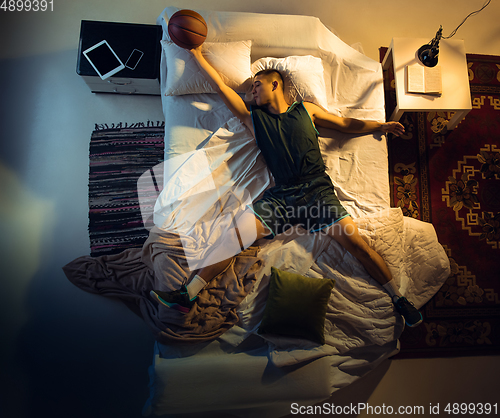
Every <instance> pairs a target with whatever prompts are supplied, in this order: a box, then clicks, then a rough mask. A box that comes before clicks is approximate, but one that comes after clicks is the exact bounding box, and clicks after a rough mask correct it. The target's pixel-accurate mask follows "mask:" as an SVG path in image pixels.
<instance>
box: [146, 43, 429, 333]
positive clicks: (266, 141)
mask: <svg viewBox="0 0 500 418" xmlns="http://www.w3.org/2000/svg"><path fill="white" fill-rule="evenodd" d="M191 53H192V55H193V57H194V58H195V59H196V61H197V63H198V65H199V67H200V71H201V73H202V74H203V75H204V76H205V78H206V79H207V80H208V82H209V83H210V85H211V86H212V88H213V89H214V90H215V91H216V92H217V94H218V95H219V96H220V97H221V98H222V100H223V101H224V103H225V104H226V106H227V107H228V108H229V110H230V111H231V112H232V113H233V114H234V115H235V116H236V117H238V118H239V120H240V121H241V122H242V123H243V124H245V125H246V127H247V128H248V129H249V130H250V131H251V132H252V133H253V135H254V137H255V139H256V142H257V145H258V146H259V148H260V150H261V152H262V154H263V156H264V159H265V161H266V164H267V166H268V168H269V170H270V171H271V173H272V175H273V177H274V180H275V186H274V187H272V188H271V189H268V190H266V192H265V193H264V195H263V197H262V199H260V200H258V201H257V202H255V203H254V204H253V208H249V209H248V210H247V211H246V212H245V213H244V215H243V218H241V219H239V221H238V230H237V235H238V239H239V240H240V244H241V247H242V248H246V247H248V246H249V245H250V244H251V243H252V242H253V240H254V239H255V231H256V232H257V234H256V239H260V238H264V237H267V238H273V237H274V236H276V235H278V234H280V233H282V232H284V230H286V229H287V228H288V227H290V226H292V225H297V224H300V225H302V226H304V228H305V229H306V230H308V231H310V232H321V233H324V234H327V235H329V236H331V237H332V238H333V239H335V240H336V241H337V242H338V243H339V244H341V245H342V246H343V247H344V248H345V249H346V250H347V251H349V253H351V254H352V255H353V256H354V257H356V258H357V259H358V260H359V261H360V262H361V263H362V265H363V266H364V267H365V269H366V270H367V272H368V273H369V274H370V276H371V277H373V278H374V279H375V280H376V281H377V282H378V283H380V284H381V285H382V286H383V287H384V289H385V290H386V291H387V292H388V293H389V295H390V296H391V298H392V301H393V303H394V305H395V307H396V310H397V311H398V312H399V313H400V314H401V315H402V316H403V318H404V320H405V323H406V324H407V325H408V326H410V327H413V326H416V325H418V324H420V323H421V322H422V316H421V314H420V312H418V310H417V309H416V308H415V307H414V306H413V305H412V304H411V303H410V302H409V301H408V300H407V299H406V298H405V297H403V296H402V295H401V293H400V292H399V289H398V287H397V285H396V284H395V283H394V281H393V280H392V276H391V273H390V271H389V269H388V268H387V265H386V263H385V262H384V260H383V259H382V257H381V256H380V255H379V254H378V253H376V252H375V251H374V250H373V249H372V248H371V247H369V246H368V244H367V243H366V242H365V241H364V240H363V238H362V237H361V235H360V234H359V233H358V229H357V226H356V224H355V223H354V221H353V220H352V218H351V216H350V215H349V214H348V213H347V212H346V210H345V209H344V208H343V207H342V205H341V203H340V202H339V200H338V198H337V195H336V193H335V189H334V186H333V184H332V181H331V179H330V177H329V176H328V174H326V172H325V164H324V162H323V158H322V156H321V152H320V148H319V144H318V131H317V130H316V127H323V128H329V129H336V130H338V131H341V132H346V133H369V132H375V131H382V132H384V133H392V134H395V135H397V136H399V135H401V134H402V133H403V132H404V128H403V126H402V125H401V124H400V123H398V122H387V123H379V122H375V121H364V120H357V119H352V118H342V117H338V116H336V115H333V114H331V113H328V112H326V111H325V110H323V109H322V108H321V107H319V106H317V105H316V104H314V103H310V102H296V103H293V104H292V105H290V104H289V103H287V101H286V100H285V94H284V82H283V78H282V76H281V74H280V73H279V72H278V71H276V70H264V71H260V72H258V73H257V74H256V75H255V77H254V80H253V89H252V93H253V101H252V105H250V106H247V103H246V102H245V101H244V100H243V99H242V98H241V97H240V96H239V95H238V94H237V93H236V92H235V91H234V90H232V89H231V88H229V87H228V86H227V85H226V84H225V83H224V82H223V80H222V78H221V77H220V75H219V74H218V73H217V71H216V70H215V69H214V68H213V67H212V66H211V65H210V64H209V63H208V62H207V61H206V59H205V58H204V57H203V55H202V52H201V47H198V48H195V49H193V50H191ZM246 228H248V231H246V230H245V229H246ZM246 237H252V241H251V242H247V241H248V240H249V239H250V238H246ZM219 259H220V258H219ZM230 262H231V258H229V259H226V260H223V261H217V262H214V263H212V264H210V265H205V267H202V268H201V269H200V270H199V271H198V272H197V274H196V275H195V276H194V278H193V279H192V280H191V282H190V283H188V284H187V285H182V287H181V289H179V290H175V291H173V292H161V291H157V290H153V291H151V296H152V297H154V298H155V299H156V300H157V301H158V302H160V303H162V304H164V305H166V306H170V307H172V306H175V307H177V308H178V309H180V310H181V311H184V312H188V311H189V310H190V308H191V306H192V305H193V304H194V301H195V300H196V298H197V295H198V293H199V292H200V291H201V290H202V289H203V288H204V287H205V286H206V285H207V282H209V281H210V280H212V279H213V278H215V277H216V276H217V275H218V274H220V273H221V272H222V271H223V270H224V269H225V268H226V267H227V266H228V265H229V263H230Z"/></svg>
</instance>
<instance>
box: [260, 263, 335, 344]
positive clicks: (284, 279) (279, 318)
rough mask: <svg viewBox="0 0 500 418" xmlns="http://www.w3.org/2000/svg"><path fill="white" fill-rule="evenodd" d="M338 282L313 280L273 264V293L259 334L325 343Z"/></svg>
mask: <svg viewBox="0 0 500 418" xmlns="http://www.w3.org/2000/svg"><path fill="white" fill-rule="evenodd" d="M334 285H335V281H334V280H331V279H313V278H311V277H305V276H301V275H300V274H296V273H290V272H286V271H282V270H279V269H277V268H274V267H271V278H270V282H269V296H268V298H267V303H266V307H265V309H264V317H263V319H262V323H261V324H260V327H259V331H258V332H259V334H278V335H284V336H290V337H295V338H304V339H307V340H311V341H314V342H316V343H319V344H324V343H325V334H324V329H325V316H326V308H327V305H328V300H329V299H330V294H331V292H332V289H333V286H334Z"/></svg>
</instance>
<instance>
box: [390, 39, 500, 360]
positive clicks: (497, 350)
mask: <svg viewBox="0 0 500 418" xmlns="http://www.w3.org/2000/svg"><path fill="white" fill-rule="evenodd" d="M385 51H386V48H381V51H380V52H381V57H383V56H384V55H385ZM467 62H468V67H469V80H470V88H471V96H472V104H473V109H472V111H471V112H470V113H469V114H468V115H467V117H466V118H465V119H464V120H463V121H462V122H461V123H460V124H459V125H458V127H457V128H456V129H454V130H453V131H450V132H448V131H447V130H446V128H445V126H446V122H447V121H448V120H449V119H450V117H451V115H452V114H451V113H449V112H431V113H405V114H404V115H403V118H402V120H401V122H402V123H403V124H404V125H405V128H406V134H405V137H404V138H403V139H397V138H396V139H391V140H390V141H389V170H390V179H391V199H392V202H391V203H392V206H395V207H400V208H401V209H402V210H403V213H404V214H405V216H411V217H413V218H416V219H420V220H422V221H426V222H431V223H432V224H433V225H434V227H435V229H436V233H437V236H438V239H439V242H440V243H441V244H442V245H443V247H444V249H445V250H446V253H447V254H448V257H449V259H450V264H451V269H452V272H451V275H450V277H449V278H448V280H447V281H446V283H445V284H444V285H443V286H442V288H441V289H440V290H439V292H438V293H437V294H436V295H435V296H434V297H433V298H432V300H431V301H430V302H429V303H428V304H427V305H426V306H425V307H424V308H423V309H422V313H423V315H424V324H423V325H421V326H419V327H417V328H415V329H408V328H407V329H406V330H405V331H404V333H403V335H402V337H401V340H400V341H401V348H402V349H401V353H400V354H399V355H398V357H400V358H409V357H444V356H464V355H486V354H500V297H499V294H500V262H499V260H500V57H497V56H485V55H467ZM385 75H386V83H385V84H386V98H387V104H388V106H387V107H388V109H387V111H388V113H389V114H390V112H391V111H392V109H391V108H390V107H391V102H392V103H394V88H393V84H392V83H393V78H392V74H391V69H390V70H389V71H388V72H387V73H386V74H385ZM391 84H392V88H391Z"/></svg>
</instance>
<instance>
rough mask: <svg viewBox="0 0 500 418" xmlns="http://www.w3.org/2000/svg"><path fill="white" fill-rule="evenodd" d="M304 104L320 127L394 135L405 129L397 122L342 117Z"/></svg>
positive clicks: (312, 105)
mask: <svg viewBox="0 0 500 418" xmlns="http://www.w3.org/2000/svg"><path fill="white" fill-rule="evenodd" d="M304 106H305V107H306V109H307V111H308V112H309V115H311V118H312V120H313V123H314V124H315V125H317V126H321V127H322V128H328V129H336V130H337V131H341V132H345V133H352V134H362V133H369V132H375V131H382V132H385V133H392V134H394V135H396V136H400V135H402V134H403V133H404V131H405V129H404V126H403V125H401V124H400V123H399V122H385V123H380V122H376V121H370V120H360V119H354V118H342V117H340V116H336V115H333V114H331V113H329V112H327V111H325V110H323V109H322V108H321V107H319V106H317V105H315V104H314V103H310V102H304Z"/></svg>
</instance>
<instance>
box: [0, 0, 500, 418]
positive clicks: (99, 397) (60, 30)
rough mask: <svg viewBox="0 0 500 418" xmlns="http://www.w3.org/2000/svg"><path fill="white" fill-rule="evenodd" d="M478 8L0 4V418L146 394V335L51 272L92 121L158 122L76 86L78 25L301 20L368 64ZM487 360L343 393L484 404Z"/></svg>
mask: <svg viewBox="0 0 500 418" xmlns="http://www.w3.org/2000/svg"><path fill="white" fill-rule="evenodd" d="M482 4H483V1H482V0H473V1H471V0H447V1H440V2H436V1H435V0H433V1H430V0H422V1H419V2H409V1H400V2H394V1H388V0H373V1H368V0H366V1H363V0H352V1H342V2H340V1H333V0H323V1H320V0H310V1H309V2H304V1H303V0H300V1H299V0H288V1H285V0H274V1H272V2H269V1H268V0H265V1H264V0H255V1H253V2H248V1H242V0H239V1H236V0H212V1H210V2H207V1H201V0H192V1H180V0H177V1H173V2H172V3H168V2H160V1H158V0H141V1H140V0H123V1H119V0H100V1H98V0H86V1H79V2H70V1H63V0H54V11H53V12H45V13H42V12H37V13H34V12H29V13H22V12H19V13H18V12H15V13H9V12H4V11H1V10H0V40H1V42H2V44H1V48H0V83H1V88H0V91H1V92H2V96H1V102H0V122H1V123H0V176H1V177H0V181H1V183H0V184H1V185H2V186H1V188H0V245H1V247H0V250H1V251H0V274H1V279H0V300H1V303H0V315H1V316H0V321H1V323H0V329H1V330H2V337H1V339H2V343H1V353H0V370H1V383H2V388H1V390H0V396H1V397H2V401H1V402H0V408H1V409H0V416H2V417H8V418H10V417H16V418H31V417H34V416H50V417H68V416H70V417H72V418H78V417H82V418H87V417H92V418H94V417H120V418H126V417H138V416H140V410H141V407H142V404H143V402H144V400H145V399H146V397H147V382H148V376H147V368H148V366H149V365H150V363H151V359H152V346H153V339H152V337H151V335H150V333H149V331H148V330H147V329H146V328H145V326H144V324H143V323H142V321H141V320H140V319H138V318H137V317H136V316H135V315H133V314H132V313H131V312H130V311H128V310H127V309H126V308H125V307H124V306H123V305H121V304H120V303H118V302H113V301H109V300H106V299H104V298H101V297H98V296H94V295H90V294H87V293H85V292H82V291H80V290H79V289H77V288H75V287H74V286H72V285H71V284H70V283H69V282H68V281H67V279H66V278H65V276H64V275H63V273H62V270H61V267H62V266H63V265H64V264H66V263H67V262H69V261H70V260H72V259H74V258H76V257H78V256H80V255H84V254H88V253H89V241H88V234H87V222H88V218H87V211H88V207H87V180H88V143H89V138H90V134H91V132H92V130H93V128H94V125H95V124H96V123H112V122H137V121H146V120H153V121H156V120H162V118H163V116H162V113H161V104H160V100H159V98H158V97H123V96H106V95H94V94H91V93H90V92H89V90H88V88H87V87H86V85H85V84H84V82H83V81H82V80H81V79H79V77H78V76H77V75H76V72H75V67H76V53H77V48H78V37H79V29H80V20H82V19H90V20H92V19H95V20H110V21H123V22H137V23H154V22H155V20H156V17H157V15H158V14H159V13H160V12H161V10H162V9H163V8H164V7H165V6H167V5H176V6H179V7H185V8H205V9H207V8H210V9H218V10H234V11H253V12H265V13H288V14H306V15H314V16H319V17H321V19H322V21H323V22H324V23H325V24H326V25H327V26H329V27H332V28H334V29H335V31H336V32H337V33H338V34H339V36H340V37H341V38H342V39H344V40H345V41H346V42H347V43H349V44H353V43H355V42H361V43H362V45H363V48H364V51H365V53H366V54H367V55H368V56H370V57H371V58H373V59H378V47H379V46H382V45H385V46H388V45H389V43H390V41H391V38H392V37H394V36H401V37H405V36H409V37H426V38H429V40H430V39H431V38H432V36H433V35H434V33H435V32H436V30H437V29H438V27H439V25H440V24H442V25H443V26H444V32H445V35H446V34H448V33H449V32H451V30H452V29H454V28H455V27H456V26H457V25H458V24H459V23H460V21H461V20H462V19H463V17H465V15H466V14H468V13H469V12H470V11H473V10H476V9H478V8H479V7H480V6H481V5H482ZM498 16H500V5H499V3H498V2H493V3H492V4H491V5H490V6H489V7H488V8H487V9H486V10H485V11H484V12H482V13H481V14H479V15H478V16H476V17H472V18H471V19H469V21H468V22H467V23H466V24H465V25H464V26H463V27H462V28H461V29H460V30H459V32H458V34H457V37H459V38H463V39H465V44H466V49H467V51H468V52H472V53H484V54H497V55H498V54H499V53H500V26H499V25H498V22H497V19H498ZM290 30H293V28H290ZM498 360H499V358H498V357H492V358H462V359H446V360H439V359H438V360H404V361H397V362H388V363H386V364H385V366H384V367H383V368H381V369H380V370H377V371H375V372H374V374H372V375H371V376H368V377H367V378H366V379H364V380H362V381H360V382H357V383H356V386H353V387H352V388H348V390H347V391H345V392H344V393H343V394H342V397H343V398H344V399H354V400H356V399H357V400H359V399H364V400H369V402H371V403H372V404H374V405H381V404H382V403H384V402H385V404H386V405H389V404H392V405H397V404H403V405H404V404H405V403H404V402H407V403H408V404H409V403H412V402H413V404H414V405H418V404H419V403H424V402H427V403H428V402H435V401H436V400H439V399H445V398H446V399H450V400H451V401H460V400H461V399H462V398H463V397H464V396H466V397H467V400H470V401H475V402H479V401H481V400H484V401H487V400H489V401H490V402H493V401H494V399H490V398H491V397H492V396H493V395H492V393H493V392H492V390H493V388H494V387H495V386H496V387H498V383H499V380H498V376H499V375H500V373H499V372H500V370H499V361H498ZM401 376H404V378H405V379H406V378H407V377H408V376H409V377H410V378H411V377H417V378H419V379H420V378H428V377H431V379H426V385H425V386H423V385H421V384H420V383H411V386H410V388H411V390H409V391H408V390H407V389H406V388H405V387H404V386H403V385H401ZM492 376H495V377H494V379H495V380H493V377H492ZM466 381H467V383H465V382H466ZM494 383H496V385H494ZM443 388H445V389H443ZM413 391H417V392H418V403H417V400H416V398H417V396H416V395H414V393H413ZM440 396H442V398H440ZM396 402H398V403H397V404H396Z"/></svg>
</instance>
